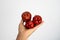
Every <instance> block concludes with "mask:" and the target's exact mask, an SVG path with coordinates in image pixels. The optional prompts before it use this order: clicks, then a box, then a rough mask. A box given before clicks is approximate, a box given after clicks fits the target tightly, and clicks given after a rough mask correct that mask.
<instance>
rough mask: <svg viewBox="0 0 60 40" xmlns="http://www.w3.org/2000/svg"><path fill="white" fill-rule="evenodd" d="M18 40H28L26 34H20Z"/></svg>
mask: <svg viewBox="0 0 60 40" xmlns="http://www.w3.org/2000/svg"><path fill="white" fill-rule="evenodd" d="M17 40H27V37H25V35H24V34H22V33H19V34H18V36H17Z"/></svg>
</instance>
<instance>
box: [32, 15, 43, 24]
mask: <svg viewBox="0 0 60 40" xmlns="http://www.w3.org/2000/svg"><path fill="white" fill-rule="evenodd" d="M41 22H42V17H41V16H39V15H35V16H34V17H33V23H34V24H35V25H39V24H40V23H41Z"/></svg>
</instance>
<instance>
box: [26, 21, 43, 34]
mask: <svg viewBox="0 0 60 40" xmlns="http://www.w3.org/2000/svg"><path fill="white" fill-rule="evenodd" d="M43 23H44V21H42V23H41V24H39V25H37V26H36V27H34V28H32V29H28V30H27V31H28V34H29V35H31V34H32V33H33V32H34V31H35V30H36V29H37V28H39V27H40V26H42V24H43Z"/></svg>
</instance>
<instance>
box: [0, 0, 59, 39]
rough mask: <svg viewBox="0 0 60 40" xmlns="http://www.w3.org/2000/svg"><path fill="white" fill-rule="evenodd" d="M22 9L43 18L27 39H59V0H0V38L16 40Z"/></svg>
mask: <svg viewBox="0 0 60 40" xmlns="http://www.w3.org/2000/svg"><path fill="white" fill-rule="evenodd" d="M24 11H29V12H31V14H32V17H33V16H34V15H35V14H38V15H41V16H42V18H43V20H44V24H43V25H42V26H40V28H38V29H37V30H36V31H35V32H34V33H33V34H32V35H31V36H30V37H29V38H28V40H60V0H0V40H16V36H17V33H18V31H17V29H18V24H19V22H20V20H21V14H22V12H24Z"/></svg>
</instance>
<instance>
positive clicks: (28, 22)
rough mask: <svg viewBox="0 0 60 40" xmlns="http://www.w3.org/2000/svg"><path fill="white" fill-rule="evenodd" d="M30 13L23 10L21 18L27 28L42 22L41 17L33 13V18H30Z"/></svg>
mask: <svg viewBox="0 0 60 40" xmlns="http://www.w3.org/2000/svg"><path fill="white" fill-rule="evenodd" d="M31 17H32V15H31V13H30V12H28V11H25V12H23V14H22V19H23V21H24V22H25V27H26V28H27V29H31V28H34V27H35V26H36V25H39V24H40V23H41V22H42V17H41V16H39V15H35V16H34V17H33V20H31Z"/></svg>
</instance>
